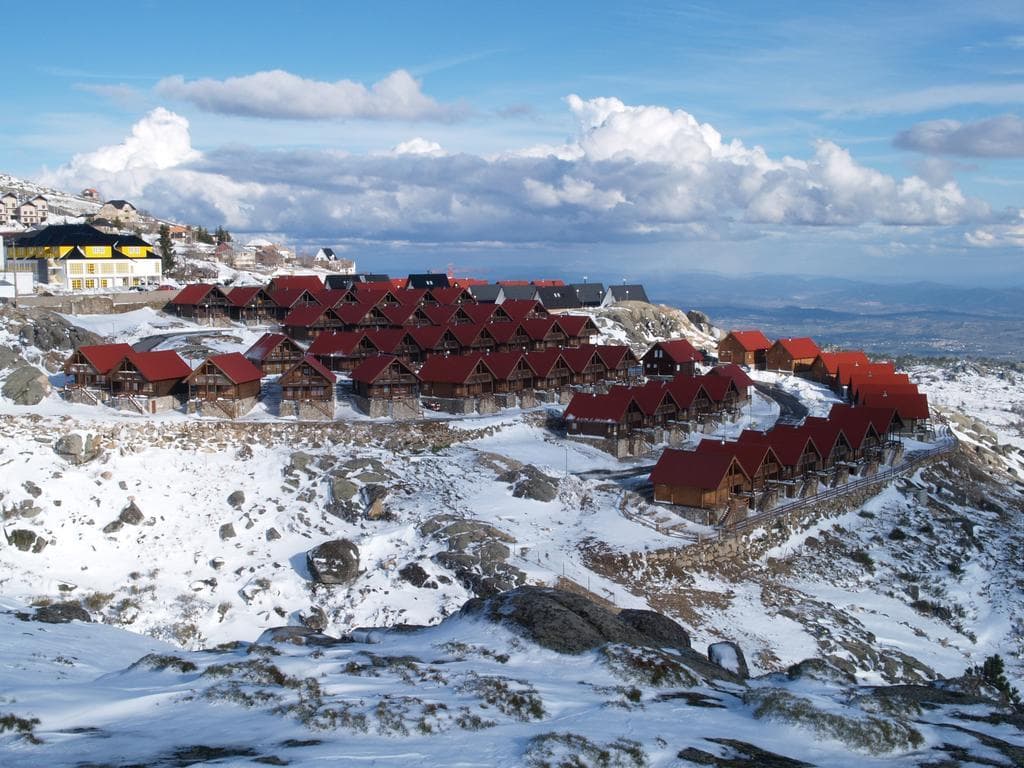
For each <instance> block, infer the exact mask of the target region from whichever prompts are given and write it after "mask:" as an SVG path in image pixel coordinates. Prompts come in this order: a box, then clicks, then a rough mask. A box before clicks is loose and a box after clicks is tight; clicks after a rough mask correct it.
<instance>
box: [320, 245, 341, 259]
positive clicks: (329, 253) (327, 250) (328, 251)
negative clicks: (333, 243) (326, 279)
mask: <svg viewBox="0 0 1024 768" xmlns="http://www.w3.org/2000/svg"><path fill="white" fill-rule="evenodd" d="M320 250H321V251H322V252H323V254H324V257H325V258H327V259H328V260H331V259H336V258H338V257H337V256H335V255H334V249H333V248H321V249H320Z"/></svg>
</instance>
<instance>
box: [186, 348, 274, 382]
mask: <svg viewBox="0 0 1024 768" xmlns="http://www.w3.org/2000/svg"><path fill="white" fill-rule="evenodd" d="M207 363H209V364H210V365H212V366H213V367H214V368H216V369H217V370H218V371H220V372H221V373H223V374H224V375H225V376H227V377H228V380H229V381H230V382H231V383H232V384H248V383H249V382H251V381H259V380H260V379H262V378H263V371H261V370H260V369H259V368H257V367H256V366H255V365H253V364H252V362H251V361H250V360H248V359H247V358H246V357H245V355H243V354H242V353H241V352H225V353H224V354H221V355H210V356H209V357H208V358H206V360H204V361H203V365H205V364H207ZM202 368H203V366H202V365H200V366H199V367H198V368H196V369H195V370H194V371H193V372H192V373H191V375H190V376H189V381H191V380H192V379H193V378H194V377H195V376H197V375H198V374H199V372H200V371H201V370H202Z"/></svg>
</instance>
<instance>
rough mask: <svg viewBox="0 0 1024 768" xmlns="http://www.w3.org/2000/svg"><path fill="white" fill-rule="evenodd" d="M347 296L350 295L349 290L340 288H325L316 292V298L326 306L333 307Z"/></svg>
mask: <svg viewBox="0 0 1024 768" xmlns="http://www.w3.org/2000/svg"><path fill="white" fill-rule="evenodd" d="M346 296H348V291H343V290H341V289H340V288H325V289H324V290H322V291H320V292H319V293H318V294H316V300H317V301H318V302H320V304H321V305H323V306H325V307H333V306H335V305H337V304H340V303H341V301H342V299H344V298H345V297H346Z"/></svg>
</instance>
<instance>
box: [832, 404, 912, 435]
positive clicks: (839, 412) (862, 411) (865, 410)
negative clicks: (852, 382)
mask: <svg viewBox="0 0 1024 768" xmlns="http://www.w3.org/2000/svg"><path fill="white" fill-rule="evenodd" d="M829 416H830V417H831V418H839V419H850V420H853V419H867V420H868V421H870V422H871V425H872V426H873V427H874V429H875V432H876V433H877V434H878V435H879V437H884V436H885V435H886V434H887V433H888V432H889V430H891V429H893V428H894V426H898V425H899V424H901V423H902V420H901V419H900V416H899V414H898V413H897V412H896V409H895V408H893V407H892V406H889V405H885V406H873V407H869V406H866V405H856V406H854V405H847V404H845V403H842V404H840V403H837V404H835V405H833V406H832V409H831V410H830V411H829Z"/></svg>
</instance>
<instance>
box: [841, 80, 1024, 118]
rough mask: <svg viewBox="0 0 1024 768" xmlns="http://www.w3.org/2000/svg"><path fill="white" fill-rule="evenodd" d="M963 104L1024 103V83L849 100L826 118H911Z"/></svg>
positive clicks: (930, 89) (939, 88) (941, 88)
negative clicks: (922, 113)
mask: <svg viewBox="0 0 1024 768" xmlns="http://www.w3.org/2000/svg"><path fill="white" fill-rule="evenodd" d="M964 104H1024V84H1021V83H1006V84H995V85H993V84H991V83H964V84H961V85H935V86H931V87H928V88H921V89H920V90H916V91H904V92H902V93H893V94H890V95H888V96H878V97H875V98H871V99H865V100H863V101H852V100H847V101H844V102H842V103H839V104H834V105H832V106H831V107H830V108H829V109H828V110H827V111H826V112H825V116H826V117H829V118H837V117H844V116H849V115H912V114H914V113H917V112H929V111H932V110H938V109H948V108H949V107H955V106H960V105H964Z"/></svg>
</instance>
